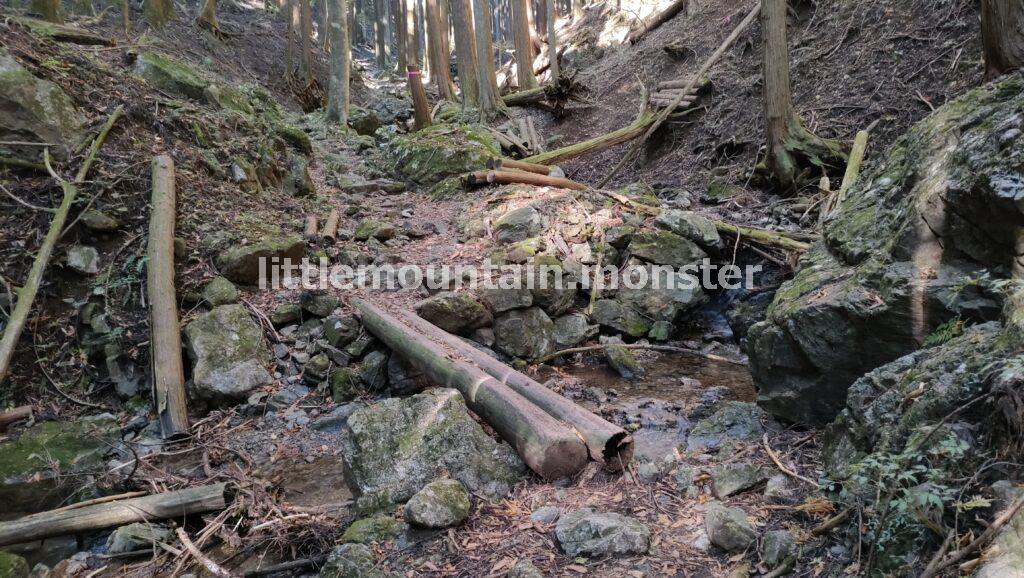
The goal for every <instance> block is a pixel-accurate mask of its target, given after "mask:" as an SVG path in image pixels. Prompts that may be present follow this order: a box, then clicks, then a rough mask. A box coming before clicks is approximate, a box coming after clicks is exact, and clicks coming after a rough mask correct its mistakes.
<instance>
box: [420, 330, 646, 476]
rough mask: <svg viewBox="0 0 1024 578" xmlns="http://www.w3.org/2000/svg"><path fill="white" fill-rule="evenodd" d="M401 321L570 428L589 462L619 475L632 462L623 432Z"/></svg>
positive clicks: (483, 357) (481, 356)
mask: <svg viewBox="0 0 1024 578" xmlns="http://www.w3.org/2000/svg"><path fill="white" fill-rule="evenodd" d="M402 319H403V320H406V321H408V322H409V323H410V324H411V325H413V326H414V327H415V328H416V329H418V330H419V331H421V332H423V333H425V334H427V335H428V336H429V337H431V338H434V339H437V340H438V341H441V342H442V343H444V344H445V345H447V346H449V347H451V348H452V349H454V350H455V351H456V352H458V353H459V355H461V356H463V357H465V358H466V359H468V360H469V361H471V362H472V363H474V364H475V365H477V366H479V367H480V368H481V369H483V370H484V371H486V372H487V373H488V374H490V375H491V377H493V378H494V379H496V380H498V381H499V382H501V383H503V384H505V385H507V386H508V387H509V388H510V389H511V390H512V391H514V392H516V393H518V394H519V395H521V396H523V397H524V398H526V399H527V400H528V401H529V402H530V403H533V404H534V405H536V406H537V407H539V408H541V409H542V410H544V411H545V412H546V413H547V414H549V415H550V416H551V417H553V418H555V419H557V420H559V421H561V422H564V423H566V424H568V425H570V426H571V427H572V428H573V429H574V430H575V431H576V432H577V433H578V434H579V435H580V438H582V439H583V442H584V443H585V444H586V446H587V452H588V453H589V455H590V458H591V459H592V460H594V461H596V462H600V463H601V464H603V465H604V466H605V467H606V468H607V469H609V470H612V471H619V470H620V469H622V468H623V467H624V466H625V465H626V464H628V463H629V461H630V459H632V457H633V438H631V437H630V436H629V434H628V433H627V432H626V430H624V429H622V428H620V427H618V426H616V425H615V424H612V423H609V422H608V421H606V420H604V419H601V418H600V417H598V416H596V415H594V414H593V413H591V412H589V411H587V410H586V409H584V408H582V407H580V406H579V405H577V404H575V403H573V402H572V401H570V400H568V399H566V398H565V397H563V396H561V395H559V394H557V393H555V392H553V391H551V390H550V389H548V388H546V387H544V386H543V385H541V384H540V383H537V382H536V381H535V380H533V379H530V377H528V376H527V375H525V374H523V373H520V372H518V371H516V370H514V369H512V368H511V367H509V366H507V365H505V364H504V363H502V362H500V361H498V360H497V359H495V358H493V357H491V356H490V355H487V354H486V353H483V352H482V351H480V350H478V349H476V348H475V347H473V346H471V345H469V344H467V343H466V342H465V341H463V340H461V339H459V338H458V337H455V336H454V335H452V334H450V333H448V332H447V331H445V330H443V329H441V328H440V327H437V326H436V325H434V324H432V323H430V322H429V321H427V320H425V319H423V318H421V317H419V316H416V315H413V314H411V313H410V314H403V315H402Z"/></svg>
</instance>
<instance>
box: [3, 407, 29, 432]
mask: <svg viewBox="0 0 1024 578" xmlns="http://www.w3.org/2000/svg"><path fill="white" fill-rule="evenodd" d="M30 417H32V406H31V405H22V406H19V407H16V408H14V409H9V410H7V411H5V412H3V413H0V432H2V431H4V430H6V429H7V428H8V427H9V426H10V425H11V424H13V423H18V422H19V421H21V420H25V419H28V418H30Z"/></svg>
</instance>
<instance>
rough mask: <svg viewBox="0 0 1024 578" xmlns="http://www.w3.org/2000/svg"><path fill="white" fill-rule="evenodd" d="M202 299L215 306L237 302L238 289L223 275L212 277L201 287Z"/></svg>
mask: <svg viewBox="0 0 1024 578" xmlns="http://www.w3.org/2000/svg"><path fill="white" fill-rule="evenodd" d="M203 299H205V300H206V302H207V303H209V304H210V305H213V306H214V307H216V306H217V305H229V304H231V303H237V302H238V289H237V288H236V287H235V285H234V283H232V282H231V281H228V280H227V279H225V278H224V277H214V278H213V279H211V280H210V282H209V283H207V284H206V286H205V287H203Z"/></svg>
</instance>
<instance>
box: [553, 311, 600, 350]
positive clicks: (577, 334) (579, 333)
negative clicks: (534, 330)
mask: <svg viewBox="0 0 1024 578" xmlns="http://www.w3.org/2000/svg"><path fill="white" fill-rule="evenodd" d="M597 332H598V327H597V326H596V325H591V324H590V323H589V322H588V321H587V316H586V315H584V314H582V313H570V314H569V315H563V316H561V317H559V318H557V319H555V344H557V345H558V347H559V349H566V348H569V347H575V346H576V345H579V344H580V343H583V342H584V341H586V340H588V339H590V338H592V337H594V336H595V335H597Z"/></svg>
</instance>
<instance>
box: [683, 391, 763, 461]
mask: <svg viewBox="0 0 1024 578" xmlns="http://www.w3.org/2000/svg"><path fill="white" fill-rule="evenodd" d="M763 415H764V412H763V411H761V410H760V409H759V408H758V407H757V406H756V405H754V404H752V403H746V402H742V401H727V402H725V403H723V404H722V405H721V407H719V409H718V410H716V411H715V412H714V413H713V414H711V416H709V417H707V418H705V419H702V420H700V421H699V422H697V424H696V425H694V426H693V429H692V430H690V437H689V438H688V439H687V441H686V446H687V448H688V449H689V450H690V451H694V450H697V449H700V448H705V449H716V448H718V447H720V446H721V445H722V444H724V443H725V442H727V441H729V440H750V439H757V438H760V437H761V434H763V433H764V426H762V425H761V417H762V416H763Z"/></svg>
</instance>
